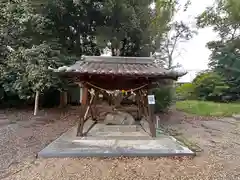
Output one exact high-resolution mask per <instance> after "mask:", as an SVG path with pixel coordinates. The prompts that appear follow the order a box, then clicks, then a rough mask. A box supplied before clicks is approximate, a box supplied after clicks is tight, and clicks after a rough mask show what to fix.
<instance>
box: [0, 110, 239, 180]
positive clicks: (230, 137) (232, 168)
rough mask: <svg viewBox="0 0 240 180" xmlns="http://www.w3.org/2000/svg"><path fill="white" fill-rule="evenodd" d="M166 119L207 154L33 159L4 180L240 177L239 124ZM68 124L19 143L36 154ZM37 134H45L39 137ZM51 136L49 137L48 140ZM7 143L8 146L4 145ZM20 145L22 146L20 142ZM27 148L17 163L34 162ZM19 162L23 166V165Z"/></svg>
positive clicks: (48, 127) (61, 123)
mask: <svg viewBox="0 0 240 180" xmlns="http://www.w3.org/2000/svg"><path fill="white" fill-rule="evenodd" d="M74 117H76V116H75V115H72V117H70V118H74ZM59 119H61V118H59ZM63 119H64V118H63ZM66 119H69V116H68V118H66ZM163 119H164V120H163V121H162V124H163V127H164V128H165V129H168V130H171V132H175V134H176V135H177V136H179V137H180V136H182V137H184V138H186V139H188V140H190V141H191V142H193V143H197V144H198V145H199V146H200V147H201V148H202V149H204V152H202V153H200V154H199V155H198V156H197V157H195V158H194V159H179V158H177V159H172V158H171V159H170V158H159V159H148V158H135V159H129V158H125V159H124V158H121V159H94V158H92V159H70V158H69V159H68V158H66V159H37V160H34V158H32V161H27V162H28V163H25V164H24V165H21V167H18V166H14V165H12V166H10V169H12V171H9V172H10V174H8V176H5V177H6V178H5V179H7V180H15V179H16V180H18V179H19V180H35V179H40V180H41V179H42V180H50V179H58V180H75V179H76V180H77V179H82V180H85V179H89V180H91V179H94V180H98V179H99V180H100V179H101V180H102V179H106V180H118V179H119V180H120V179H144V180H147V179H149V180H150V179H151V180H155V179H156V180H157V179H164V180H165V179H174V180H175V179H187V180H188V179H191V180H192V179H199V180H205V179H207V180H210V179H213V180H215V179H216V180H218V179H224V180H225V179H226V180H237V179H240V163H239V162H240V122H237V121H235V120H233V119H228V118H227V119H220V120H218V119H215V118H208V119H203V118H201V117H194V116H186V115H185V114H183V113H179V112H174V113H172V114H171V116H169V117H168V118H167V117H165V118H163ZM167 119H168V120H167ZM50 124H51V125H50ZM53 124H54V125H53ZM68 124H69V123H68ZM70 124H71V123H70ZM64 126H67V124H65V121H57V122H56V121H54V122H52V123H47V124H45V125H38V126H36V127H35V128H33V129H35V130H33V131H31V132H32V133H30V134H31V135H25V136H23V137H21V139H22V138H23V139H24V138H25V139H26V140H25V144H26V145H29V144H31V145H30V147H32V148H30V149H32V151H33V152H34V151H35V152H37V150H39V149H41V148H42V147H44V143H46V142H47V141H49V140H50V139H51V138H55V137H57V133H55V132H56V129H59V127H60V129H61V127H62V129H61V131H64V130H65V129H67V127H65V128H63V127H64ZM31 128H32V127H28V128H26V129H22V130H21V131H24V132H26V130H27V129H31ZM20 129H21V128H20ZM36 129H38V130H36ZM39 129H41V130H39ZM15 131H17V129H15ZM15 131H14V132H15ZM18 131H19V130H18ZM49 131H51V132H49ZM34 132H41V133H40V134H38V136H36V134H35V133H34ZM46 132H47V133H46ZM59 132H60V131H59ZM23 134H25V133H23ZM18 136H19V134H18ZM50 136H51V138H49V137H50ZM30 137H31V138H30ZM29 138H30V139H29ZM31 139H32V140H31ZM36 141H41V142H42V143H39V145H36V144H38V143H36ZM6 143H7V142H5V143H4V144H6ZM15 143H16V141H15ZM35 143H36V144H35ZM34 144H35V145H34ZM15 146H16V145H15ZM17 146H20V144H18V145H17ZM27 147H28V146H26V147H25V148H23V149H22V150H21V149H18V150H15V151H14V152H15V154H16V152H17V154H18V156H17V157H19V161H20V160H21V161H22V160H23V159H25V160H26V158H28V157H30V159H31V156H32V155H33V154H34V153H29V151H27V152H28V153H27V154H26V153H24V152H25V151H26V150H27V149H28V148H27ZM0 152H2V150H0ZM14 152H13V153H14ZM21 153H24V154H25V156H24V155H20V154H21ZM15 156H16V155H12V157H15ZM9 157H10V155H9ZM20 164H22V163H21V162H20ZM11 167H12V168H11ZM13 172H15V174H12V173H13Z"/></svg>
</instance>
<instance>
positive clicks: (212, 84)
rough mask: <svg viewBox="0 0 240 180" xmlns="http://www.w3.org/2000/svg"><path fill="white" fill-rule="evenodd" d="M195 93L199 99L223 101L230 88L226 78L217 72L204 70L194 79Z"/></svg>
mask: <svg viewBox="0 0 240 180" xmlns="http://www.w3.org/2000/svg"><path fill="white" fill-rule="evenodd" d="M193 84H194V95H195V96H196V97H197V98H198V99H202V100H209V101H221V100H223V96H224V95H225V93H226V91H227V90H228V88H229V87H228V86H227V85H226V83H225V81H224V79H223V78H222V77H221V76H220V75H218V74H217V73H215V72H203V73H201V74H199V75H198V76H197V77H196V78H195V79H194V81H193Z"/></svg>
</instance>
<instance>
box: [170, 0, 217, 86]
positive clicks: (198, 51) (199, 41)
mask: <svg viewBox="0 0 240 180" xmlns="http://www.w3.org/2000/svg"><path fill="white" fill-rule="evenodd" d="M181 1H182V2H183V3H184V2H186V1H184V0H181ZM213 2H214V0H201V1H200V0H192V4H191V6H190V7H189V8H188V10H187V12H181V13H179V14H178V15H177V16H176V20H183V21H184V22H190V23H193V24H194V22H195V17H196V16H197V15H199V14H200V13H201V12H203V11H204V10H205V8H206V7H207V6H211V5H212V4H213ZM216 37H217V36H216V34H215V33H214V32H213V31H212V30H211V28H205V29H200V30H198V35H196V36H195V37H194V38H193V39H191V40H190V41H188V42H186V43H181V44H180V45H179V49H180V50H181V49H182V50H181V56H178V57H176V58H175V59H174V64H176V63H179V64H181V65H182V66H183V68H184V69H185V70H187V71H188V72H189V74H188V75H186V76H184V77H182V78H181V79H180V80H179V81H184V82H186V81H191V80H192V79H193V78H194V76H195V75H194V74H195V73H196V72H195V71H199V70H204V69H207V67H208V61H209V55H210V53H211V52H210V51H209V50H208V48H207V47H206V43H207V42H209V41H211V40H214V39H216Z"/></svg>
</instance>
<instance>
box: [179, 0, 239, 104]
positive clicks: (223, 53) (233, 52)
mask: <svg viewBox="0 0 240 180" xmlns="http://www.w3.org/2000/svg"><path fill="white" fill-rule="evenodd" d="M197 19H198V22H197V25H198V27H199V28H204V27H212V28H213V30H214V31H215V32H216V33H217V34H218V39H216V40H214V41H211V42H209V43H208V44H207V47H208V48H209V49H210V50H211V52H212V53H211V56H210V62H209V69H208V70H207V71H205V72H202V73H200V74H199V75H198V76H197V77H196V78H195V79H194V80H193V82H192V83H188V84H184V85H182V86H180V87H178V88H177V94H178V96H180V97H181V98H183V99H186V98H187V99H200V100H210V101H222V102H228V101H238V100H239V97H240V1H238V0H216V2H215V4H214V5H213V6H211V7H208V8H207V9H206V10H205V11H204V12H203V13H202V14H201V15H200V16H198V17H197Z"/></svg>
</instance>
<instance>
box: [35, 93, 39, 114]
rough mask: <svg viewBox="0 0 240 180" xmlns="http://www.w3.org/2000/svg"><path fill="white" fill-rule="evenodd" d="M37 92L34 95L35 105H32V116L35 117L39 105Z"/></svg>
mask: <svg viewBox="0 0 240 180" xmlns="http://www.w3.org/2000/svg"><path fill="white" fill-rule="evenodd" d="M39 94H40V93H39V91H36V95H35V105H34V116H36V115H37V113H38V104H39Z"/></svg>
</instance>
